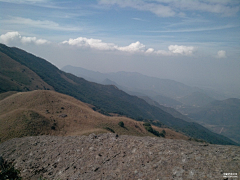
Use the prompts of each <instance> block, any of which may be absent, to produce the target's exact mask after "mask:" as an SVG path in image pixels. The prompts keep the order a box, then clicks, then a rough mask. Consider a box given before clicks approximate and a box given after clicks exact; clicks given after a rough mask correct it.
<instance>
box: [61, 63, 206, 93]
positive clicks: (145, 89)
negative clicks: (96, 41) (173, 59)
mask: <svg viewBox="0 0 240 180" xmlns="http://www.w3.org/2000/svg"><path fill="white" fill-rule="evenodd" d="M62 70H63V71H65V72H69V73H72V74H74V75H76V76H78V77H83V78H86V79H87V80H94V82H98V83H101V82H102V81H103V80H105V79H107V78H108V79H110V80H111V81H114V82H116V83H117V84H118V85H120V86H123V87H127V88H128V90H129V91H134V92H139V93H143V94H145V95H147V96H150V97H153V96H157V95H163V96H167V97H170V98H177V97H182V96H186V95H188V94H190V93H193V92H195V91H201V90H200V89H199V88H193V87H190V86H187V85H185V84H183V83H180V82H177V81H173V80H169V79H160V78H156V77H149V76H146V75H142V74H140V73H136V72H124V71H121V72H116V73H99V72H94V71H90V70H86V69H84V68H81V67H73V66H70V65H68V66H65V67H63V68H62Z"/></svg>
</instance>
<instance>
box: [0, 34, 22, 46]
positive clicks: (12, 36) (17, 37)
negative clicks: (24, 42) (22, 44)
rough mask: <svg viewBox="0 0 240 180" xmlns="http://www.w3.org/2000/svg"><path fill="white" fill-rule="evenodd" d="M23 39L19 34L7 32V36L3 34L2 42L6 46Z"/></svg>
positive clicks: (0, 39) (0, 40)
mask: <svg viewBox="0 0 240 180" xmlns="http://www.w3.org/2000/svg"><path fill="white" fill-rule="evenodd" d="M20 39H21V35H20V34H19V33H18V32H16V31H15V32H7V33H6V34H2V35H1V36H0V42H1V43H4V44H8V43H9V42H11V41H19V40H20Z"/></svg>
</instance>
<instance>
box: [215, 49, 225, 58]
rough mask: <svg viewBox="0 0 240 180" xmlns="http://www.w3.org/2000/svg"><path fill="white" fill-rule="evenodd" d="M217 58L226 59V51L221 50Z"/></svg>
mask: <svg viewBox="0 0 240 180" xmlns="http://www.w3.org/2000/svg"><path fill="white" fill-rule="evenodd" d="M217 57H218V58H226V57H227V56H226V51H223V50H220V51H218V52H217Z"/></svg>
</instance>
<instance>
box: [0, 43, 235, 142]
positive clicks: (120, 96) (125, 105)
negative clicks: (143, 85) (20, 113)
mask: <svg viewBox="0 0 240 180" xmlns="http://www.w3.org/2000/svg"><path fill="white" fill-rule="evenodd" d="M0 51H1V52H3V53H5V54H6V55H7V56H9V57H11V58H12V59H14V60H15V61H17V62H19V63H21V64H22V65H24V66H26V67H28V68H29V69H31V70H32V71H34V72H35V73H36V74H37V75H38V76H39V77H40V78H41V79H42V80H44V81H45V82H46V83H47V84H48V85H50V86H51V87H53V88H54V90H55V91H57V92H60V93H63V94H66V95H70V96H73V97H75V98H76V99H78V100H80V101H83V102H85V103H88V104H91V105H93V106H94V107H96V109H97V111H98V112H101V113H103V114H108V113H119V112H121V114H122V115H124V116H127V117H130V118H133V119H138V118H139V117H141V118H142V119H151V120H154V123H155V124H154V123H152V124H154V125H156V126H158V124H165V125H166V126H168V127H172V128H173V129H175V130H178V131H180V132H184V133H185V134H186V135H188V136H192V137H194V138H197V139H204V140H206V141H211V142H213V143H216V144H236V143H235V142H233V141H231V140H230V139H228V138H225V137H223V136H219V135H217V134H214V133H212V132H210V131H209V130H207V129H206V128H204V131H205V132H204V133H205V135H203V134H202V128H203V127H202V126H201V125H199V124H197V123H195V124H194V125H193V124H191V123H189V122H186V121H184V120H182V119H178V118H174V117H173V116H172V115H170V114H168V113H166V112H165V111H163V110H162V109H160V108H158V107H155V106H151V105H149V104H148V103H147V102H146V101H144V100H142V99H140V98H138V97H136V96H130V95H129V94H127V93H125V92H123V91H121V90H119V89H117V88H115V86H111V85H109V86H106V85H100V84H97V83H92V82H88V81H86V80H85V79H83V78H78V77H76V76H74V75H72V74H69V73H65V72H63V71H61V70H59V69H58V68H57V67H55V66H54V65H52V64H51V63H49V62H47V61H46V60H44V59H42V58H39V57H36V56H34V55H32V54H29V53H27V52H25V51H23V50H20V49H18V48H9V47H7V46H5V45H3V44H0ZM6 90H7V89H5V91H6ZM9 90H11V89H10V88H9Z"/></svg>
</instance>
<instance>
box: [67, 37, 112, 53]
mask: <svg viewBox="0 0 240 180" xmlns="http://www.w3.org/2000/svg"><path fill="white" fill-rule="evenodd" d="M62 44H69V45H72V46H78V47H90V48H94V49H98V50H114V49H116V48H115V45H114V44H112V43H104V42H102V40H100V39H92V38H91V39H87V38H85V37H78V38H76V39H69V40H68V41H63V42H62Z"/></svg>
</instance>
